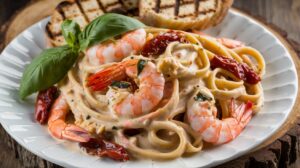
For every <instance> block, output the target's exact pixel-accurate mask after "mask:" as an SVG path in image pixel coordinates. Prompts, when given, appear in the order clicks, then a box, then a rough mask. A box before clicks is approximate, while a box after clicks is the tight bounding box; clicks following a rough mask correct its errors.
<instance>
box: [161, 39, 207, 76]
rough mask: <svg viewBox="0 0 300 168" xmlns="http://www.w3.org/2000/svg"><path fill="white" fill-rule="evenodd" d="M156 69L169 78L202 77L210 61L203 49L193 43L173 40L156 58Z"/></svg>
mask: <svg viewBox="0 0 300 168" xmlns="http://www.w3.org/2000/svg"><path fill="white" fill-rule="evenodd" d="M157 66H158V70H159V71H160V72H162V73H163V74H165V75H170V76H171V78H182V77H185V78H188V77H194V76H197V77H204V76H206V75H207V73H208V70H209V67H210V63H209V60H208V57H207V55H206V53H205V52H204V49H203V48H202V47H201V46H197V45H194V44H182V43H178V42H173V43H170V44H169V45H168V47H167V48H166V51H165V53H164V54H162V55H161V56H160V57H159V59H158V63H157Z"/></svg>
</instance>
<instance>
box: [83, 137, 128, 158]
mask: <svg viewBox="0 0 300 168" xmlns="http://www.w3.org/2000/svg"><path fill="white" fill-rule="evenodd" d="M79 146H80V147H82V148H85V149H86V151H87V153H88V154H91V155H96V156H100V157H108V158H111V159H113V160H117V161H127V160H129V155H128V153H127V151H126V149H125V148H124V147H123V146H121V145H119V144H116V143H113V142H109V141H106V140H103V139H101V138H91V139H90V140H89V141H88V142H81V143H79Z"/></svg>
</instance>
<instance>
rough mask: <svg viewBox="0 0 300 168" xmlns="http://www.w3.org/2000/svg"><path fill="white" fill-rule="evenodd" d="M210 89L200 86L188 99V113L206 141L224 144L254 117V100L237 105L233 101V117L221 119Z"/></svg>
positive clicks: (194, 127) (193, 125) (191, 121)
mask: <svg viewBox="0 0 300 168" xmlns="http://www.w3.org/2000/svg"><path fill="white" fill-rule="evenodd" d="M214 103H215V101H214V99H213V96H212V94H211V93H210V91H209V90H208V89H206V88H200V89H198V90H197V92H195V94H194V95H193V96H192V97H191V98H190V100H189V101H188V109H187V115H188V120H189V122H190V125H191V127H192V128H193V129H194V130H195V131H197V132H198V133H200V134H201V136H202V138H203V140H204V141H206V142H210V143H213V144H223V143H227V142H229V141H231V140H233V139H235V138H236V137H237V136H238V135H239V134H240V133H241V132H242V130H243V129H244V127H245V126H246V125H247V124H248V122H249V121H250V120H251V118H252V105H253V104H252V102H247V103H242V104H241V105H239V106H238V105H236V104H235V102H234V101H233V100H232V101H231V106H230V109H231V110H230V111H231V117H229V118H225V119H222V120H219V119H218V118H217V117H216V116H217V108H216V107H215V106H214Z"/></svg>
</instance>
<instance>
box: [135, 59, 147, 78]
mask: <svg viewBox="0 0 300 168" xmlns="http://www.w3.org/2000/svg"><path fill="white" fill-rule="evenodd" d="M146 63H147V61H145V60H142V59H141V60H139V61H138V63H137V70H138V75H139V74H140V73H141V72H142V71H143V69H144V67H145V65H146Z"/></svg>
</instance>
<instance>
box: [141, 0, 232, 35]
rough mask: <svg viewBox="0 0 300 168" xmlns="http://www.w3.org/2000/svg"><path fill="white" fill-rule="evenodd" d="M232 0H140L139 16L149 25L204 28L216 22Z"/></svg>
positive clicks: (173, 27) (222, 16)
mask: <svg viewBox="0 0 300 168" xmlns="http://www.w3.org/2000/svg"><path fill="white" fill-rule="evenodd" d="M232 3H233V0H141V1H140V6H139V9H140V18H141V20H142V21H143V22H144V23H145V24H147V25H150V26H155V27H164V28H170V29H180V30H187V29H200V30H201V29H205V28H208V27H211V26H214V25H216V24H218V23H219V22H220V21H221V20H222V19H223V18H224V16H225V15H226V13H227V11H228V9H229V8H230V7H231V5H232Z"/></svg>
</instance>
